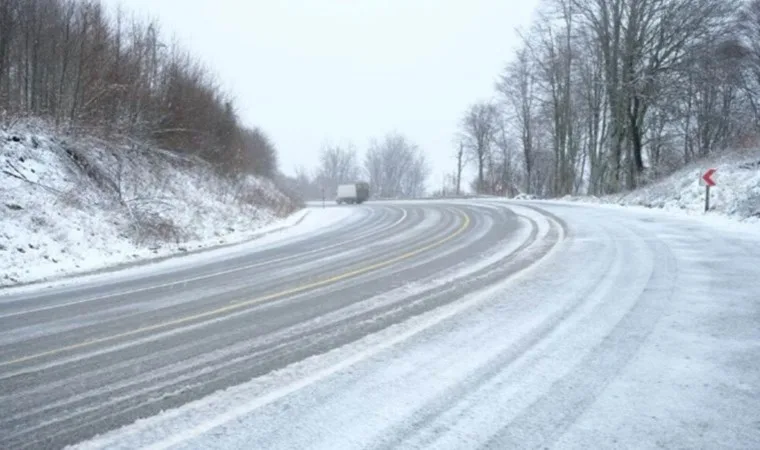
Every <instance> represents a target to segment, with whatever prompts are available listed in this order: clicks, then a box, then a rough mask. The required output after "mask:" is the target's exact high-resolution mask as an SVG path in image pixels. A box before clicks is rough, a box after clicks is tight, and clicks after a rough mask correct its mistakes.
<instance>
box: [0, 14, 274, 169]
mask: <svg viewBox="0 0 760 450" xmlns="http://www.w3.org/2000/svg"><path fill="white" fill-rule="evenodd" d="M0 105H2V108H3V109H4V110H5V114H7V115H8V116H9V117H19V116H27V115H30V116H37V117H44V118H47V119H51V120H52V121H53V122H54V123H55V124H56V126H60V127H66V128H67V129H68V130H69V131H72V132H75V131H78V130H87V132H88V133H90V134H96V135H103V136H111V135H114V134H116V135H121V136H123V135H127V136H129V137H132V138H137V139H151V140H153V141H154V143H157V144H158V145H159V146H161V147H164V148H167V149H171V150H174V151H176V152H182V153H187V154H197V155H199V156H200V157H202V158H204V159H206V160H207V161H209V162H211V163H212V164H214V165H216V166H217V167H220V168H221V169H222V170H227V171H229V170H233V171H235V170H239V169H240V168H241V167H243V168H245V170H249V171H252V172H253V173H256V174H261V175H267V176H271V175H272V174H273V173H274V172H275V170H276V163H277V161H276V157H275V155H274V146H273V145H272V144H271V142H269V141H268V140H267V139H262V138H261V136H254V135H256V133H259V134H261V133H260V130H259V131H256V130H253V131H248V130H245V129H244V127H243V126H242V125H241V124H240V122H239V119H238V117H237V115H236V114H235V110H234V107H233V105H232V102H231V101H230V100H229V99H228V96H227V95H226V94H225V93H224V92H222V91H221V89H220V88H219V85H218V84H217V83H216V82H215V80H214V77H213V75H212V74H211V73H210V72H209V71H208V70H207V69H206V68H205V67H203V65H202V64H201V63H199V62H198V61H197V60H196V59H195V58H193V57H192V56H190V55H189V54H188V53H187V52H185V51H183V50H181V49H180V48H179V47H178V46H177V45H176V44H170V43H167V42H164V37H163V36H162V34H161V33H160V31H159V27H158V24H157V23H155V22H147V23H145V22H140V21H137V20H135V19H133V18H132V19H131V18H129V17H128V16H126V15H125V14H124V13H123V12H122V11H121V10H120V9H119V10H118V11H117V12H116V14H115V17H113V18H111V17H108V15H107V13H106V11H105V8H104V6H102V5H101V3H100V2H92V1H86V0H3V1H1V2H0ZM264 141H267V142H266V144H263V142H264ZM241 162H242V164H241Z"/></svg>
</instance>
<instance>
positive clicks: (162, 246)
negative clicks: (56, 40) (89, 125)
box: [0, 125, 297, 286]
mask: <svg viewBox="0 0 760 450" xmlns="http://www.w3.org/2000/svg"><path fill="white" fill-rule="evenodd" d="M295 209H297V206H296V204H295V203H294V202H293V201H292V200H291V199H289V198H287V197H286V196H285V195H284V194H282V193H281V192H280V191H279V190H278V189H277V187H276V186H275V185H274V184H273V183H272V182H270V181H268V180H266V179H261V178H256V177H247V178H245V179H240V180H236V181H235V182H232V181H230V180H226V179H223V178H222V177H221V176H220V175H218V174H217V173H216V172H214V170H213V169H212V168H211V167H210V166H209V165H208V164H206V163H204V162H202V161H200V160H197V159H195V158H188V157H180V156H177V155H175V154H173V153H170V152H164V151H160V150H156V149H149V148H145V147H142V146H139V145H135V144H128V145H115V144H113V143H110V142H106V141H102V140H97V139H94V138H81V139H72V138H69V137H63V136H57V135H56V134H55V133H53V132H51V131H49V130H47V129H46V128H45V127H42V126H32V125H26V126H23V127H18V128H16V129H13V130H9V131H0V211H1V213H0V286H10V285H16V284H19V283H28V282H36V281H42V280H46V279H51V278H56V277H61V276H66V275H71V274H78V273H84V272H90V271H93V270H99V269H103V268H107V267H111V266H116V265H121V264H125V263H133V262H136V261H142V260H146V259H151V258H156V257H165V256H170V255H174V254H179V253H185V252H190V251H193V250H198V249H204V248H209V247H213V246H217V245H221V244H227V243H233V242H241V241H244V240H246V239H249V238H250V237H252V235H253V234H254V233H255V232H256V231H257V230H258V229H259V228H261V227H263V226H265V225H270V224H274V223H276V222H277V221H278V220H279V219H281V218H282V217H284V216H287V215H288V214H289V213H291V212H292V211H294V210H295Z"/></svg>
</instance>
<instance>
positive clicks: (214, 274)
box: [0, 209, 408, 365]
mask: <svg viewBox="0 0 760 450" xmlns="http://www.w3.org/2000/svg"><path fill="white" fill-rule="evenodd" d="M401 212H402V214H401V217H400V218H399V219H398V220H397V221H395V222H393V223H392V224H390V225H388V226H387V227H384V228H381V229H379V230H377V231H376V232H375V233H382V232H384V231H387V230H390V229H392V228H393V227H396V226H398V225H399V224H400V223H401V222H403V221H404V220H406V218H407V216H408V212H407V210H406V209H401ZM367 236H368V235H367V234H366V233H365V234H363V235H360V236H357V237H354V238H351V239H349V240H347V241H342V242H336V243H334V244H330V245H327V246H325V247H320V248H315V249H312V250H309V251H306V252H303V253H298V254H295V255H289V256H282V257H279V258H275V259H271V260H267V261H260V262H256V263H253V264H246V265H244V266H238V267H235V268H232V269H225V270H219V271H216V272H211V273H206V274H203V275H197V276H195V277H190V278H183V279H181V280H177V281H170V282H168V283H162V284H155V285H150V286H146V287H142V288H135V289H130V290H127V291H120V292H116V293H113V294H107V295H99V296H97V297H91V298H86V299H84V300H76V301H73V302H66V303H58V304H53V305H48V306H42V307H39V308H34V309H28V310H23V311H16V312H12V313H8V314H4V315H0V319H5V318H8V317H17V316H24V315H27V314H33V313H36V312H41V311H49V310H53V309H60V308H65V307H67V306H74V305H79V304H82V303H90V302H95V301H98V300H105V299H107V298H113V297H119V296H124V295H129V294H137V293H140V292H146V291H152V290H155V289H161V288H164V287H169V286H176V285H180V284H186V283H191V282H194V281H200V280H206V279H209V278H214V277H218V276H221V275H228V274H230V273H235V272H240V271H243V270H249V269H255V268H257V267H261V266H265V265H269V264H276V263H281V262H284V261H288V260H291V259H298V258H301V257H304V256H308V255H311V254H314V253H319V252H323V251H325V250H330V249H333V248H336V247H341V246H344V245H346V244H350V243H352V242H356V241H358V240H361V239H366V238H367ZM370 236H371V234H370ZM242 244H245V243H242ZM0 365H1V364H0Z"/></svg>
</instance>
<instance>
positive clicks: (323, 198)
mask: <svg viewBox="0 0 760 450" xmlns="http://www.w3.org/2000/svg"><path fill="white" fill-rule="evenodd" d="M324 207H325V187H324V186H322V208H323V209H324Z"/></svg>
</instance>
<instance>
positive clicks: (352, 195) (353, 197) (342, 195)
mask: <svg viewBox="0 0 760 450" xmlns="http://www.w3.org/2000/svg"><path fill="white" fill-rule="evenodd" d="M368 198H369V184H368V183H364V182H359V183H352V184H341V185H340V186H338V195H337V197H336V199H335V201H336V202H337V203H338V204H339V205H340V204H341V203H348V204H352V205H353V204H359V203H362V202H364V201H365V200H367V199H368Z"/></svg>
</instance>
